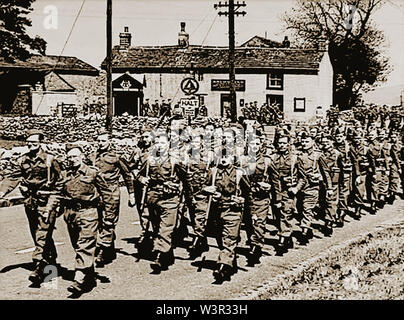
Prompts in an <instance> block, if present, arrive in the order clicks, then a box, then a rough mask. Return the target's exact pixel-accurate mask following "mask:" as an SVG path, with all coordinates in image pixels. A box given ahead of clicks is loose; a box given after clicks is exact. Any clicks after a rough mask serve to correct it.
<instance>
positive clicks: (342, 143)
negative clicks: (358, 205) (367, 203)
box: [334, 127, 354, 223]
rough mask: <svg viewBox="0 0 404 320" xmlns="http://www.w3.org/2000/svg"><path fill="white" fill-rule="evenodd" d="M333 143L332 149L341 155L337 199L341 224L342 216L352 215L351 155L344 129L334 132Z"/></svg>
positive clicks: (337, 129) (352, 160)
mask: <svg viewBox="0 0 404 320" xmlns="http://www.w3.org/2000/svg"><path fill="white" fill-rule="evenodd" d="M334 135H335V143H334V147H335V148H336V149H337V150H338V151H339V152H340V153H341V155H342V158H341V161H342V168H341V172H340V175H339V177H340V180H339V187H338V188H339V199H338V219H339V223H343V221H344V216H345V215H346V214H348V213H353V211H354V210H353V209H352V208H351V206H350V200H351V193H352V177H353V174H354V172H353V169H354V166H353V163H354V159H353V155H352V152H351V150H350V147H349V144H348V141H346V137H345V134H344V129H341V128H340V127H338V128H336V130H335V131H334Z"/></svg>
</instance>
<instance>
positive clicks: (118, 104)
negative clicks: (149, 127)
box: [114, 91, 143, 116]
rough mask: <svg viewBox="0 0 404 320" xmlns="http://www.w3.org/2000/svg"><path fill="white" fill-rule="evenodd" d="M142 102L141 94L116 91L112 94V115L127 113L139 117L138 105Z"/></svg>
mask: <svg viewBox="0 0 404 320" xmlns="http://www.w3.org/2000/svg"><path fill="white" fill-rule="evenodd" d="M142 102H143V92H137V91H117V92H114V109H115V112H114V114H115V115H116V116H120V115H122V114H124V113H125V112H127V113H128V114H130V115H132V116H138V115H139V109H140V105H141V104H142Z"/></svg>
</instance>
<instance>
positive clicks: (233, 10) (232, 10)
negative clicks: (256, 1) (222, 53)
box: [214, 0, 247, 122]
mask: <svg viewBox="0 0 404 320" xmlns="http://www.w3.org/2000/svg"><path fill="white" fill-rule="evenodd" d="M245 6H246V4H245V1H243V3H239V2H238V1H237V3H236V4H235V3H234V0H230V1H229V3H227V1H226V2H225V3H224V4H223V3H222V2H221V1H219V4H215V5H214V8H215V9H217V8H226V7H228V8H229V11H228V12H227V11H219V16H222V15H225V16H228V17H229V80H230V110H231V121H232V122H236V121H237V102H236V70H235V66H234V61H235V60H234V48H235V36H234V16H235V15H237V16H239V15H243V16H244V15H246V14H247V12H245V11H241V12H237V10H238V9H239V8H240V7H245Z"/></svg>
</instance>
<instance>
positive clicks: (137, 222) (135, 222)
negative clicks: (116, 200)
mask: <svg viewBox="0 0 404 320" xmlns="http://www.w3.org/2000/svg"><path fill="white" fill-rule="evenodd" d="M131 224H140V221H134V222H132V223H131Z"/></svg>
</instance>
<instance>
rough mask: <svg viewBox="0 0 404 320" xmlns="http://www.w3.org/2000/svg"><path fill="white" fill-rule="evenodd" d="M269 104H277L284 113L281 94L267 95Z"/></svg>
mask: <svg viewBox="0 0 404 320" xmlns="http://www.w3.org/2000/svg"><path fill="white" fill-rule="evenodd" d="M267 104H268V105H272V104H277V105H278V106H279V110H281V111H282V112H283V95H281V94H267Z"/></svg>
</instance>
